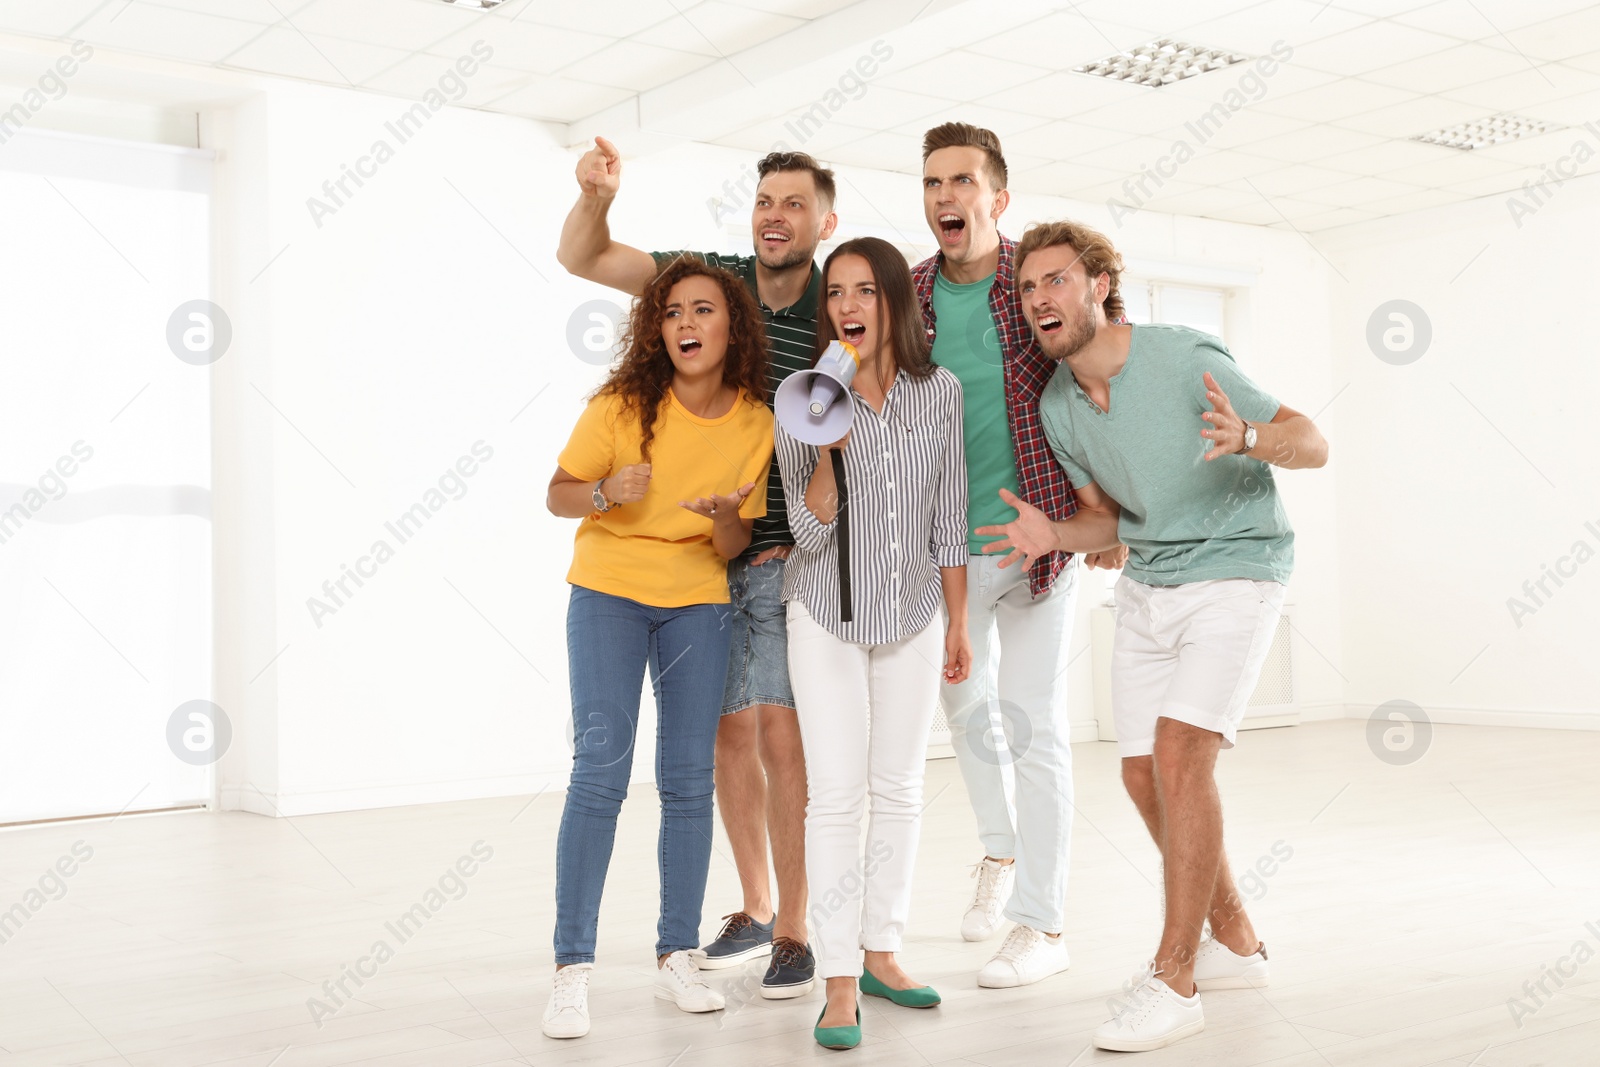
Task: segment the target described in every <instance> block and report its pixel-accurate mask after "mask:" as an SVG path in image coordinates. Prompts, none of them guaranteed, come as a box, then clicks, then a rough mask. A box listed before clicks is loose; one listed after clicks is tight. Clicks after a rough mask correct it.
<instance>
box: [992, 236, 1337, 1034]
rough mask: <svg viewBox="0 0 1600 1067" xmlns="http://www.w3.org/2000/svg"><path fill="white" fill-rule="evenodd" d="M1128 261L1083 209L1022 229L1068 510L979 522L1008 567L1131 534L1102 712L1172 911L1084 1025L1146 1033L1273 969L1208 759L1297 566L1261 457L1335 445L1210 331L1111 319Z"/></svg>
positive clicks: (1031, 313)
mask: <svg viewBox="0 0 1600 1067" xmlns="http://www.w3.org/2000/svg"><path fill="white" fill-rule="evenodd" d="M1121 269H1122V261H1121V259H1120V257H1119V256H1118V255H1117V253H1116V250H1115V249H1114V248H1113V247H1112V246H1111V242H1110V241H1108V240H1107V239H1106V238H1105V236H1104V235H1102V234H1100V233H1097V232H1095V231H1094V230H1091V229H1089V228H1088V227H1086V226H1081V225H1078V224H1075V223H1070V222H1052V223H1040V224H1037V225H1035V226H1033V227H1030V228H1029V230H1028V231H1027V233H1025V234H1024V235H1023V238H1022V241H1021V243H1020V244H1019V245H1018V248H1017V288H1018V293H1019V295H1020V297H1021V299H1022V309H1023V314H1024V315H1025V316H1026V317H1027V320H1028V324H1029V326H1030V327H1031V328H1032V330H1033V332H1034V335H1035V336H1036V337H1037V338H1038V339H1039V344H1040V346H1041V347H1042V348H1043V349H1044V352H1045V354H1046V355H1047V356H1049V357H1051V358H1052V359H1055V360H1057V361H1059V363H1060V365H1059V366H1058V367H1057V369H1056V372H1055V375H1054V377H1053V378H1052V379H1051V380H1050V384H1049V385H1048V386H1046V387H1045V390H1044V393H1043V394H1042V395H1041V396H1040V398H1039V414H1040V418H1041V419H1042V421H1043V422H1044V427H1045V435H1046V437H1048V438H1049V441H1050V445H1051V448H1052V449H1053V450H1054V451H1055V454H1056V458H1057V459H1058V460H1059V461H1060V462H1061V465H1062V467H1063V469H1065V470H1066V472H1067V474H1068V476H1069V477H1070V478H1071V479H1072V482H1073V485H1074V486H1075V487H1076V489H1077V494H1078V511H1077V513H1076V514H1075V515H1073V516H1072V517H1070V518H1068V519H1065V520H1062V521H1052V520H1051V519H1050V518H1049V517H1048V516H1047V515H1046V514H1045V513H1044V512H1042V511H1040V510H1039V509H1037V508H1034V507H1033V506H1031V505H1030V504H1028V503H1025V502H1023V501H1022V500H1021V499H1018V498H1017V497H1015V496H1011V497H1010V498H1009V501H1008V502H1010V503H1012V504H1013V506H1015V507H1016V508H1017V511H1018V516H1017V518H1016V519H1015V520H1013V521H1011V522H1008V523H1003V524H997V525H994V526H989V527H985V528H983V529H981V530H979V531H978V532H979V533H985V534H998V535H1001V539H1000V540H998V541H995V542H994V543H993V544H991V545H989V546H988V550H990V551H996V552H1009V553H1010V555H1009V556H1008V557H1007V558H1006V560H1005V561H1004V563H1002V566H1005V565H1010V564H1012V563H1014V562H1016V561H1019V560H1022V561H1027V560H1031V559H1033V558H1034V557H1036V556H1038V555H1041V554H1042V553H1045V552H1049V551H1059V550H1062V549H1065V550H1067V551H1073V552H1090V551H1095V550H1097V549H1102V548H1104V547H1106V546H1107V545H1110V544H1113V543H1115V542H1116V541H1117V540H1118V539H1119V538H1120V540H1121V541H1122V542H1124V543H1125V544H1126V545H1127V546H1128V563H1127V566H1126V568H1125V569H1124V571H1123V575H1122V578H1121V579H1119V580H1118V582H1117V618H1116V622H1117V625H1116V640H1115V647H1114V649H1113V652H1112V665H1111V676H1112V677H1111V691H1112V693H1111V700H1112V711H1113V715H1114V717H1115V722H1116V730H1117V747H1118V750H1119V753H1120V754H1121V756H1122V778H1123V782H1124V784H1125V785H1126V786H1127V789H1128V794H1129V796H1131V797H1132V798H1133V802H1134V804H1135V806H1136V807H1137V808H1138V809H1139V814H1140V815H1141V816H1143V818H1144V821H1145V825H1146V827H1148V829H1149V831H1150V834H1151V836H1152V837H1154V838H1155V841H1156V844H1157V845H1158V846H1159V847H1160V849H1161V855H1162V860H1163V869H1164V872H1165V886H1164V890H1165V898H1166V920H1165V925H1164V927H1163V930H1162V934H1161V943H1160V947H1159V948H1158V949H1157V951H1156V953H1155V956H1154V961H1153V963H1152V965H1151V968H1150V969H1149V970H1148V971H1147V972H1146V974H1145V975H1144V976H1143V978H1142V980H1141V981H1140V982H1139V983H1138V985H1137V987H1136V988H1132V989H1130V990H1129V991H1128V992H1129V998H1128V1001H1127V1002H1126V1003H1125V1004H1124V1005H1123V1007H1122V1010H1120V1011H1118V1012H1117V1014H1116V1016H1115V1017H1114V1018H1112V1019H1111V1021H1109V1022H1107V1023H1106V1024H1105V1025H1103V1026H1101V1027H1100V1028H1099V1030H1097V1031H1096V1032H1095V1043H1096V1044H1097V1045H1098V1046H1099V1047H1101V1048H1105V1049H1113V1050H1119V1051H1125V1052H1142V1051H1148V1050H1151V1049H1156V1048H1162V1047H1164V1046H1166V1045H1169V1044H1172V1043H1173V1042H1174V1041H1178V1040H1181V1039H1182V1038H1185V1037H1188V1036H1190V1035H1192V1034H1196V1033H1199V1032H1200V1030H1201V1029H1203V1028H1204V1026H1205V1018H1204V1015H1203V1014H1202V1012H1201V1008H1200V995H1199V991H1200V990H1201V989H1217V988H1220V989H1227V988H1259V987H1262V986H1265V985H1266V984H1267V979H1268V975H1267V960H1266V950H1265V948H1264V947H1263V945H1262V943H1261V942H1260V941H1259V940H1257V938H1256V934H1255V929H1254V927H1253V926H1251V924H1250V919H1249V917H1248V916H1247V915H1246V914H1245V911H1244V905H1243V903H1242V901H1241V900H1240V897H1239V894H1238V891H1237V889H1236V888H1235V886H1234V882H1233V876H1232V874H1231V872H1230V871H1229V870H1228V861H1227V857H1226V855H1225V853H1224V852H1223V847H1222V840H1223V835H1222V808H1221V803H1220V800H1219V798H1218V796H1217V788H1216V781H1215V777H1214V771H1215V767H1216V760H1217V754H1218V752H1219V751H1220V750H1222V749H1224V748H1231V747H1233V740H1234V733H1235V730H1236V729H1237V728H1238V725H1239V721H1240V719H1241V718H1242V717H1243V714H1244V709H1245V704H1246V703H1247V702H1248V700H1249V698H1250V694H1251V692H1252V691H1253V690H1254V688H1255V684H1256V681H1257V679H1258V677H1259V675H1260V673H1261V666H1262V663H1263V662H1264V661H1265V659H1266V654H1267V651H1268V649H1269V648H1270V646H1271V643H1272V635H1273V633H1274V631H1275V630H1276V629H1277V622H1278V617H1279V615H1280V614H1281V612H1282V607H1283V596H1284V583H1285V582H1286V581H1288V578H1289V573H1290V570H1291V569H1292V567H1293V565H1294V552H1293V545H1294V532H1293V530H1291V529H1290V526H1289V521H1288V518H1287V516H1286V515H1285V514H1284V510H1283V505H1282V503H1281V502H1280V501H1279V499H1278V493H1277V487H1276V485H1275V484H1274V482H1273V476H1272V470H1271V468H1272V467H1274V466H1276V467H1282V468H1295V467H1320V466H1322V465H1323V464H1324V463H1325V462H1327V455H1328V446H1327V442H1326V441H1324V440H1323V438H1322V434H1321V433H1320V432H1319V431H1318V430H1317V428H1316V426H1315V425H1314V424H1313V423H1312V421H1311V420H1310V419H1309V418H1307V417H1306V416H1304V415H1302V414H1300V413H1299V412H1297V411H1295V410H1293V409H1292V408H1290V407H1288V406H1286V405H1283V404H1280V403H1279V402H1278V401H1277V400H1275V399H1274V398H1273V397H1272V396H1270V395H1269V394H1267V393H1266V392H1265V391H1263V390H1262V389H1261V388H1260V387H1258V386H1257V385H1256V384H1255V383H1254V382H1252V381H1251V380H1250V379H1249V378H1247V377H1245V375H1244V374H1243V373H1242V372H1241V371H1240V370H1239V368H1238V366H1237V365H1236V364H1235V363H1234V361H1233V357H1232V356H1231V355H1230V354H1229V353H1228V350H1227V349H1226V348H1225V347H1223V344H1222V342H1221V341H1219V340H1218V339H1217V338H1215V337H1211V336H1209V335H1207V334H1203V333H1200V332H1198V331H1196V330H1191V329H1188V328H1186V327H1181V326H1126V325H1114V324H1112V323H1111V322H1110V321H1108V317H1107V309H1108V308H1111V309H1115V308H1119V307H1120V306H1121V298H1120V296H1119V295H1118V292H1117V286H1118V280H1119V275H1120V273H1121ZM1208 442H1209V445H1210V447H1209V448H1207V447H1206V445H1207V443H1208ZM1207 920H1209V921H1210V923H1211V937H1210V938H1209V939H1207V940H1206V941H1205V942H1204V943H1203V944H1202V943H1201V940H1200V935H1201V931H1202V927H1203V925H1204V923H1205V922H1206V921H1207Z"/></svg>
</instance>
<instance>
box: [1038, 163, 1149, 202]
mask: <svg viewBox="0 0 1600 1067" xmlns="http://www.w3.org/2000/svg"><path fill="white" fill-rule="evenodd" d="M1123 178H1124V175H1123V174H1121V173H1119V172H1117V171H1114V170H1108V169H1106V168H1104V167H1086V166H1084V165H1083V164H1081V163H1078V162H1076V161H1073V162H1067V161H1059V162H1055V163H1047V164H1045V165H1044V166H1042V167H1037V168H1035V169H1034V170H1030V171H1028V172H1027V173H1026V174H1025V175H1023V176H1022V177H1021V178H1019V179H1018V180H1017V182H1015V183H1014V184H1015V185H1016V187H1017V188H1019V189H1023V190H1026V191H1027V192H1030V193H1052V194H1057V195H1062V196H1065V195H1066V194H1067V193H1068V192H1070V191H1072V190H1076V189H1086V188H1089V187H1091V186H1097V185H1105V184H1106V183H1108V182H1120V181H1122V180H1123Z"/></svg>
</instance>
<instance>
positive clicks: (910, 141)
mask: <svg viewBox="0 0 1600 1067" xmlns="http://www.w3.org/2000/svg"><path fill="white" fill-rule="evenodd" d="M833 158H834V159H835V160H836V161H838V162H840V163H846V164H850V165H852V166H857V167H875V168H877V169H878V170H889V171H897V172H899V173H901V174H916V175H920V174H921V173H922V138H921V136H920V135H919V136H916V137H911V136H908V135H907V134H903V133H875V134H873V135H872V136H870V137H864V138H862V139H861V140H859V141H856V142H855V143H854V144H848V145H844V146H843V147H841V148H837V149H835V150H834V152H833Z"/></svg>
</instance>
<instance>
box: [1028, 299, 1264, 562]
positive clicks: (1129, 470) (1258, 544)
mask: <svg viewBox="0 0 1600 1067" xmlns="http://www.w3.org/2000/svg"><path fill="white" fill-rule="evenodd" d="M1132 330H1133V334H1132V338H1131V340H1130V341H1129V343H1128V362H1127V363H1126V364H1125V365H1124V366H1123V368H1122V370H1121V372H1120V373H1118V374H1117V376H1116V377H1114V378H1112V379H1111V400H1110V404H1111V409H1110V411H1106V412H1102V411H1101V410H1100V409H1099V408H1098V407H1097V406H1096V405H1095V403H1094V401H1092V400H1090V399H1089V396H1088V394H1087V393H1085V392H1084V391H1083V388H1082V387H1081V386H1079V385H1078V381H1077V379H1076V378H1074V377H1073V376H1072V371H1071V370H1070V369H1068V367H1067V365H1066V364H1065V363H1063V364H1062V365H1061V366H1059V367H1057V368H1056V373H1055V377H1053V378H1051V379H1050V384H1049V385H1047V386H1045V390H1044V393H1043V394H1042V395H1041V396H1040V397H1039V415H1040V419H1041V421H1042V422H1043V423H1044V431H1045V436H1046V437H1047V438H1048V439H1049V441H1050V447H1051V449H1052V450H1053V451H1054V452H1055V454H1056V458H1057V459H1058V460H1060V462H1061V467H1062V469H1063V470H1065V471H1066V472H1067V476H1068V477H1070V478H1071V479H1072V484H1074V485H1087V484H1088V483H1090V482H1094V483H1095V484H1096V485H1098V486H1099V487H1100V488H1101V489H1102V490H1104V491H1105V493H1106V495H1107V496H1109V497H1111V499H1113V500H1115V501H1116V502H1117V503H1118V504H1120V505H1122V519H1121V521H1120V522H1119V523H1118V525H1117V533H1118V536H1119V537H1121V539H1122V542H1123V543H1124V544H1126V545H1127V546H1128V565H1127V567H1126V568H1125V570H1124V572H1123V573H1125V574H1126V575H1127V576H1128V577H1129V578H1132V579H1134V580H1135V581H1140V582H1144V583H1145V584H1147V585H1187V584H1188V583H1190V582H1203V581H1208V580H1210V579H1213V578H1255V579H1258V580H1262V581H1273V582H1287V581H1288V580H1289V573H1290V571H1292V570H1293V569H1294V530H1293V529H1291V528H1290V526H1289V517H1288V516H1287V515H1286V514H1284V510H1283V503H1282V502H1281V501H1280V500H1279V499H1278V489H1277V485H1276V484H1275V483H1274V482H1273V480H1272V468H1271V467H1270V466H1269V465H1268V464H1266V463H1264V462H1263V461H1261V460H1258V459H1251V458H1249V457H1248V456H1240V455H1230V456H1222V457H1220V458H1218V459H1215V460H1212V461H1211V462H1209V463H1207V462H1206V461H1205V453H1206V450H1207V449H1208V448H1209V447H1210V442H1209V441H1207V440H1206V439H1205V438H1203V437H1201V436H1200V431H1201V430H1203V429H1205V428H1206V427H1207V426H1209V425H1210V424H1209V423H1208V422H1206V421H1205V420H1204V419H1202V418H1201V417H1200V416H1201V414H1202V413H1203V412H1207V411H1211V410H1212V406H1211V402H1210V401H1208V400H1207V399H1206V385H1205V378H1204V375H1205V372H1206V371H1210V372H1211V375H1212V377H1214V378H1215V379H1216V380H1217V384H1218V385H1220V386H1221V387H1222V391H1223V392H1224V393H1226V394H1227V396H1228V399H1229V400H1230V401H1232V403H1233V409H1234V411H1236V412H1238V414H1239V415H1240V416H1241V417H1243V418H1245V419H1247V420H1249V421H1250V422H1271V421H1272V417H1273V416H1274V415H1276V414H1277V413H1278V407H1279V404H1278V401H1277V400H1275V399H1273V397H1271V396H1270V395H1268V394H1267V393H1266V392H1264V391H1263V390H1262V389H1261V388H1260V387H1259V386H1257V385H1256V384H1255V383H1254V382H1252V381H1251V380H1250V379H1249V378H1246V377H1245V376H1244V374H1243V373H1242V372H1241V371H1240V370H1239V366H1238V364H1237V363H1235V362H1234V361H1233V356H1231V355H1230V354H1229V353H1228V350H1227V348H1225V347H1224V346H1223V344H1222V342H1221V341H1220V340H1218V339H1217V338H1215V337H1212V336H1211V335H1210V334H1205V333H1201V332H1200V331H1198V330H1191V329H1189V328H1188V327H1187V326H1167V325H1149V326H1134V327H1132Z"/></svg>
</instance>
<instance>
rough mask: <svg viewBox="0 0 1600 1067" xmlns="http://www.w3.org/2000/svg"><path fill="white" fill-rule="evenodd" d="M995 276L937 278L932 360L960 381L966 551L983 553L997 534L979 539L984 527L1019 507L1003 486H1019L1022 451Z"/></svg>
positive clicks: (1009, 517)
mask: <svg viewBox="0 0 1600 1067" xmlns="http://www.w3.org/2000/svg"><path fill="white" fill-rule="evenodd" d="M993 287H994V275H992V274H991V275H989V277H987V278H984V279H983V280H982V281H977V282H973V283H971V284H970V285H958V284H957V283H955V282H952V281H948V280H946V278H945V276H944V275H943V274H937V275H935V276H934V279H933V317H934V321H935V322H936V323H937V325H938V329H937V332H936V333H935V334H934V338H933V361H934V362H935V363H937V364H939V366H941V367H944V368H945V369H947V370H948V371H950V373H952V374H954V375H955V376H956V378H957V379H958V380H959V381H960V382H961V417H962V420H963V421H962V423H961V428H962V436H963V437H964V438H965V439H966V440H965V444H966V447H967V551H969V552H971V553H972V554H973V555H981V554H982V552H983V546H984V545H986V544H988V543H989V542H990V541H997V540H999V538H998V537H979V536H978V535H977V534H975V533H973V532H972V531H973V530H975V529H977V528H978V527H979V526H989V525H995V526H999V525H1003V524H1005V523H1008V522H1010V521H1011V520H1012V519H1014V518H1016V515H1017V513H1016V509H1014V508H1012V507H1009V506H1008V505H1007V504H1006V503H1005V501H1003V500H1001V499H1000V490H1001V489H1009V490H1011V492H1013V493H1016V492H1018V489H1017V452H1016V449H1015V448H1014V447H1013V445H1012V441H1011V421H1010V419H1009V418H1008V417H1007V413H1006V380H1005V356H1004V354H1003V353H1002V352H1001V350H1000V334H999V331H997V330H996V329H995V325H994V314H993V312H992V311H991V310H990V308H989V290H990V289H991V288H993Z"/></svg>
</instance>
